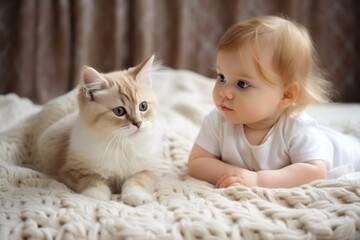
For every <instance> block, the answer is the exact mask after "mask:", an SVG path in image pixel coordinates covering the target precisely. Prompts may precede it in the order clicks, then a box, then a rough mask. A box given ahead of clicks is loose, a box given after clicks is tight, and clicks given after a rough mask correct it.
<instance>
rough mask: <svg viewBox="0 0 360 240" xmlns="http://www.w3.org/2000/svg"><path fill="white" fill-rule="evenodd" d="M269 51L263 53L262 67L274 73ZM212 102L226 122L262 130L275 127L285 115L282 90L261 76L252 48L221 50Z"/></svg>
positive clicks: (276, 83)
mask: <svg viewBox="0 0 360 240" xmlns="http://www.w3.org/2000/svg"><path fill="white" fill-rule="evenodd" d="M268 52H270V51H262V52H261V53H262V54H264V55H263V56H262V64H263V66H264V67H265V69H266V70H269V71H272V67H271V56H270V53H268ZM216 71H217V79H216V84H215V87H214V90H213V100H214V103H215V105H216V106H217V108H218V109H219V111H220V112H221V113H222V114H223V116H224V118H225V119H226V120H227V121H229V122H231V123H234V124H245V125H247V126H249V127H251V126H253V127H262V126H263V125H264V124H265V125H266V124H268V125H269V124H271V125H272V124H273V123H274V121H276V120H277V119H278V117H279V115H280V114H281V113H282V112H283V110H282V109H281V108H280V106H279V103H280V101H281V99H282V97H283V91H284V90H283V86H282V84H281V83H280V82H276V81H274V83H275V84H270V83H268V82H267V81H265V79H264V78H263V77H262V76H261V75H260V74H259V72H258V70H257V68H256V65H255V62H254V60H253V55H252V51H251V49H250V48H244V49H242V50H241V51H225V50H220V51H219V52H218V54H217V59H216Z"/></svg>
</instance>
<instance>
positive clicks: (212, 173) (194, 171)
mask: <svg viewBox="0 0 360 240" xmlns="http://www.w3.org/2000/svg"><path fill="white" fill-rule="evenodd" d="M188 168H189V173H190V175H191V176H192V177H195V178H198V179H200V180H204V181H207V182H209V183H211V184H214V185H215V183H216V181H217V180H218V179H219V178H220V177H221V176H222V175H223V174H224V173H225V172H226V171H227V170H229V169H231V168H233V166H232V165H230V164H227V163H225V162H223V161H220V160H219V159H215V158H211V157H199V158H196V159H193V160H191V161H190V162H189V163H188Z"/></svg>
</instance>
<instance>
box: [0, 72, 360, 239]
mask: <svg viewBox="0 0 360 240" xmlns="http://www.w3.org/2000/svg"><path fill="white" fill-rule="evenodd" d="M153 81H154V89H155V91H156V92H157V94H158V96H159V99H160V104H161V106H162V107H161V110H160V112H159V118H160V120H161V121H162V122H163V127H164V132H165V136H164V147H163V159H162V163H161V166H160V171H161V179H160V181H159V182H158V184H157V186H156V189H155V199H156V201H154V202H151V203H148V204H145V205H142V206H139V207H136V208H134V207H131V206H128V205H125V204H123V203H122V202H121V201H120V200H119V199H120V195H118V194H114V195H112V197H111V200H110V201H105V202H104V201H97V200H94V199H91V198H88V197H85V196H83V195H81V194H77V193H74V192H73V191H71V190H70V189H68V188H67V187H66V186H65V185H64V184H62V183H61V182H58V181H57V180H56V178H55V177H54V176H50V175H46V174H44V173H43V171H42V170H43V168H44V167H46V164H44V163H42V162H41V161H40V160H39V159H40V158H39V153H38V148H37V144H36V143H37V142H38V141H39V139H40V138H41V136H43V134H44V133H45V132H46V131H47V130H48V129H49V128H51V127H52V126H54V124H55V123H57V124H59V122H60V123H61V121H64V119H65V117H66V116H68V115H69V114H70V113H72V112H74V111H76V104H75V98H74V92H73V91H72V92H70V93H68V94H66V95H64V96H60V97H59V98H57V99H54V100H53V101H51V102H49V103H47V104H45V105H44V106H37V105H34V104H33V103H32V102H31V101H29V100H28V99H24V98H19V97H18V96H16V95H14V94H9V95H3V96H0V184H1V185H0V191H1V193H0V239H360V180H359V179H357V180H356V179H355V180H331V181H330V180H320V181H315V182H312V183H310V184H306V185H303V186H301V187H298V188H292V189H264V188H256V187H255V188H247V187H241V186H237V187H231V188H227V189H215V188H214V187H213V186H212V185H210V184H208V183H205V182H202V181H199V180H196V179H194V178H192V177H190V176H189V175H188V172H187V166H186V161H187V155H188V152H189V150H190V148H191V146H192V143H193V140H194V138H195V136H196V134H197V131H198V130H199V127H200V124H201V121H202V118H203V117H204V115H205V114H206V113H207V112H208V111H209V110H210V109H211V108H212V103H211V89H212V85H213V82H211V81H210V80H208V79H206V78H204V77H202V76H200V75H197V74H195V73H191V72H186V71H175V70H166V71H163V72H161V73H158V74H157V75H154V79H153ZM309 110H310V112H312V113H314V114H315V115H316V114H318V115H317V117H318V118H319V119H321V120H322V121H323V122H325V123H326V124H329V125H333V126H334V127H335V128H337V129H339V130H341V131H347V132H350V133H353V134H355V135H357V136H359V132H358V131H359V126H360V124H359V123H360V116H359V114H360V111H359V110H360V106H359V105H339V104H332V105H326V106H315V107H313V108H311V109H309ZM331 111H333V113H334V111H335V112H337V113H338V112H342V116H343V118H339V116H333V117H329V115H326V117H324V116H325V114H327V113H329V112H330V113H331ZM346 114H347V115H346ZM322 117H323V118H322ZM56 138H57V136H54V139H55V140H56ZM52 148H53V149H52ZM48 150H49V151H55V150H56V145H51V144H50V145H49V149H48Z"/></svg>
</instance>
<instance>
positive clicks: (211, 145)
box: [195, 109, 221, 156]
mask: <svg viewBox="0 0 360 240" xmlns="http://www.w3.org/2000/svg"><path fill="white" fill-rule="evenodd" d="M220 118H221V116H220V114H219V112H218V111H217V109H214V110H212V111H211V112H210V113H208V114H207V115H206V116H205V118H204V121H203V123H202V125H201V128H200V131H199V134H198V136H197V137H196V139H195V143H196V144H197V145H199V146H200V147H202V148H203V149H205V150H206V151H208V152H209V153H211V154H214V155H215V156H220V155H221V152H220V146H219V131H220V124H221V123H220V122H221V121H220Z"/></svg>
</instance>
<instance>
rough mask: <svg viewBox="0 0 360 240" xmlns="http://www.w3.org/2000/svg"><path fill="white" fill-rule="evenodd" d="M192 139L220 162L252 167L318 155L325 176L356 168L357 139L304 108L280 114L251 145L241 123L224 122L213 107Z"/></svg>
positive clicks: (278, 165) (281, 164) (272, 166)
mask: <svg viewBox="0 0 360 240" xmlns="http://www.w3.org/2000/svg"><path fill="white" fill-rule="evenodd" d="M195 143H196V144H198V145H199V146H200V147H202V148H203V149H205V150H206V151H208V152H209V153H211V154H214V155H215V156H217V157H219V158H220V159H221V160H222V161H224V162H227V163H229V164H232V165H235V166H238V167H241V168H246V169H249V170H252V171H259V170H269V169H280V168H283V167H285V166H288V165H290V164H293V163H299V162H306V161H309V160H318V159H319V160H324V161H326V164H327V168H328V178H338V177H340V176H342V175H344V174H348V173H351V172H355V171H360V141H359V140H358V139H356V138H354V137H352V136H349V135H345V134H342V133H340V132H337V131H335V130H332V129H330V128H327V127H325V126H321V125H319V124H318V123H317V121H316V120H315V119H313V118H311V117H310V116H309V115H307V114H306V113H305V112H300V113H298V114H292V115H287V114H283V115H282V116H281V117H280V119H279V120H278V122H277V123H276V124H275V125H274V126H273V127H272V128H271V129H270V131H269V132H268V133H267V135H266V136H265V138H264V140H263V141H262V143H261V144H260V145H251V144H250V143H249V142H248V141H247V139H246V136H245V133H244V128H243V125H242V124H237V125H234V124H231V123H229V122H227V121H226V120H225V119H224V118H223V116H222V115H221V113H220V112H219V111H218V110H217V109H214V110H213V111H211V112H210V113H209V114H208V115H207V116H206V117H205V119H204V121H203V124H202V127H201V129H200V132H199V134H198V136H197V138H196V140H195Z"/></svg>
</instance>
